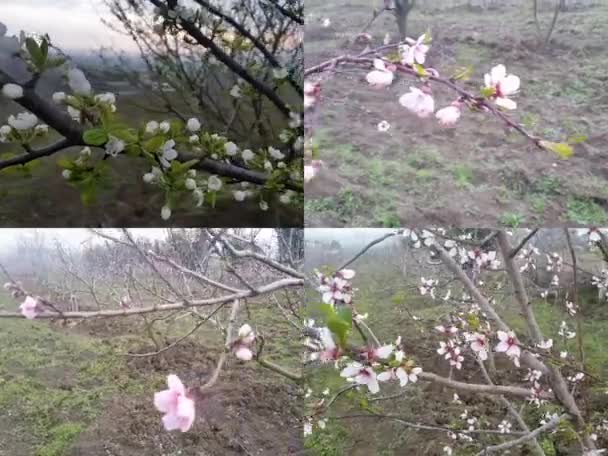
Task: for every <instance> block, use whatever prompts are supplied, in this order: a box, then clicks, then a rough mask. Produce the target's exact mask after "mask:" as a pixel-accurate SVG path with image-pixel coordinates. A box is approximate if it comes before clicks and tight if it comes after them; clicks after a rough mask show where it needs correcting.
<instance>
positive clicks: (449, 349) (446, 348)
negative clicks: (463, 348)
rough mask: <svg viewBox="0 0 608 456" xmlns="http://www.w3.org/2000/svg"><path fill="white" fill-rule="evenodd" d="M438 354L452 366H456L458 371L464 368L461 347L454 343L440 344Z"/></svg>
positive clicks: (449, 341)
mask: <svg viewBox="0 0 608 456" xmlns="http://www.w3.org/2000/svg"><path fill="white" fill-rule="evenodd" d="M437 353H438V354H440V355H442V356H443V357H444V358H445V359H446V360H449V362H450V366H454V367H456V369H461V368H462V362H463V361H464V357H463V356H462V355H461V354H460V347H458V346H457V345H456V344H454V342H453V341H451V340H448V341H447V342H439V348H438V349H437Z"/></svg>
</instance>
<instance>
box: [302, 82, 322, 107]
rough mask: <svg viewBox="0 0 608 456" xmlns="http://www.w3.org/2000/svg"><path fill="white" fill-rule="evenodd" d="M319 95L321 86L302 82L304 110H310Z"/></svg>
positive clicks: (317, 83)
mask: <svg viewBox="0 0 608 456" xmlns="http://www.w3.org/2000/svg"><path fill="white" fill-rule="evenodd" d="M320 95H321V84H320V83H319V82H315V83H312V82H308V81H305V82H304V109H310V108H312V107H313V106H314V105H315V103H317V101H319V97H320Z"/></svg>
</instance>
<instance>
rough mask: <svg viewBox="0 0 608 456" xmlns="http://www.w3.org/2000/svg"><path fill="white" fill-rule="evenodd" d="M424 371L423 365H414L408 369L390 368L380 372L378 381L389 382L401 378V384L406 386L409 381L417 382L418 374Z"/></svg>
mask: <svg viewBox="0 0 608 456" xmlns="http://www.w3.org/2000/svg"><path fill="white" fill-rule="evenodd" d="M421 372H422V368H421V367H414V368H412V369H409V371H408V370H406V369H405V368H403V367H397V368H393V369H389V370H387V371H384V372H381V373H380V374H378V377H377V378H378V381H380V382H387V381H389V380H399V384H400V385H401V386H405V385H407V384H408V382H409V383H416V382H417V381H418V375H419V374H420V373H421Z"/></svg>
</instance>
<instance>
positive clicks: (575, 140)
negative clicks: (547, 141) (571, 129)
mask: <svg viewBox="0 0 608 456" xmlns="http://www.w3.org/2000/svg"><path fill="white" fill-rule="evenodd" d="M585 141H587V136H586V135H574V136H570V137H569V138H568V139H567V140H566V142H567V143H568V144H580V143H582V142H585Z"/></svg>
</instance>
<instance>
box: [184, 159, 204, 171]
mask: <svg viewBox="0 0 608 456" xmlns="http://www.w3.org/2000/svg"><path fill="white" fill-rule="evenodd" d="M199 161H200V160H198V159H196V158H195V159H193V160H189V161H187V162H184V163H182V165H181V169H182V170H183V171H188V170H189V169H190V168H192V167H193V166H194V165H196V164H197V163H198V162H199Z"/></svg>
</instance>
